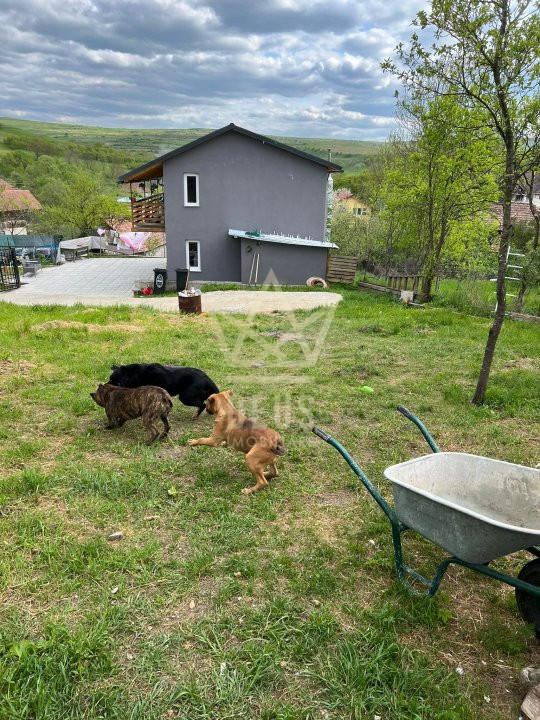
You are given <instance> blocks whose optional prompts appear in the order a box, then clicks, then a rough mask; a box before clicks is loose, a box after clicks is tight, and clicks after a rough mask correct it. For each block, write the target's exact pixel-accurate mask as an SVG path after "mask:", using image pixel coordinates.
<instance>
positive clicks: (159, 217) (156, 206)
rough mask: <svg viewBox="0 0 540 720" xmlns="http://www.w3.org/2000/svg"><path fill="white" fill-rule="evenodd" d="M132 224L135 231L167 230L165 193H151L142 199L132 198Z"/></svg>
mask: <svg viewBox="0 0 540 720" xmlns="http://www.w3.org/2000/svg"><path fill="white" fill-rule="evenodd" d="M131 224H132V227H133V231H134V232H137V231H145V232H148V231H152V230H154V231H156V232H165V201H164V198H163V193H159V194H157V195H149V196H148V197H145V198H143V199H142V200H135V199H134V198H131Z"/></svg>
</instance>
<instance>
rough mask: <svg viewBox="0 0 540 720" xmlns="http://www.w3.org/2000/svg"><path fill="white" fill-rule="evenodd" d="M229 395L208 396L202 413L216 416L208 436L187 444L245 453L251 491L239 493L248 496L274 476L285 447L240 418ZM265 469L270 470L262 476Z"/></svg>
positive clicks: (273, 435)
mask: <svg viewBox="0 0 540 720" xmlns="http://www.w3.org/2000/svg"><path fill="white" fill-rule="evenodd" d="M231 395H232V390H225V391H224V392H220V393H214V394H213V395H210V397H209V398H208V400H207V401H206V411H207V412H208V413H210V415H216V419H215V421H214V427H213V429H212V435H211V436H210V437H207V438H199V439H198V440H188V445H191V446H192V447H193V446H194V445H210V446H211V447H218V446H219V445H227V447H232V448H234V449H235V450H239V451H240V452H243V453H245V455H246V465H247V466H248V468H249V469H250V471H251V473H252V475H253V477H254V478H255V485H253V487H250V488H244V489H243V490H242V492H243V493H244V494H245V495H249V494H250V493H254V492H257V490H262V489H263V488H264V487H266V486H267V485H268V480H271V479H272V478H275V477H277V476H278V470H277V467H276V459H277V456H278V455H285V446H284V444H283V440H282V438H281V435H280V434H279V433H278V432H277V431H276V430H272V429H271V428H268V427H266V425H259V423H256V422H253V420H248V418H247V417H246V416H245V415H242V413H241V412H239V411H238V410H237V409H236V408H235V407H234V405H233V404H232V402H231V400H230V397H231ZM267 466H270V469H269V470H267V471H266V472H265V468H266V467H267Z"/></svg>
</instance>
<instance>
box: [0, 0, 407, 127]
mask: <svg viewBox="0 0 540 720" xmlns="http://www.w3.org/2000/svg"><path fill="white" fill-rule="evenodd" d="M387 5H389V4H388V3H386V5H384V4H383V2H382V0H369V1H368V2H367V3H365V4H364V3H362V4H360V3H358V2H356V1H354V2H353V0H335V2H334V3H332V4H331V5H329V4H328V3H322V2H313V0H296V2H292V0H268V2H261V1H260V0H256V1H253V2H248V1H247V0H208V2H205V1H204V0H200V1H199V2H197V1H195V2H189V3H188V2H187V1H186V2H184V1H183V0H144V1H143V0H122V1H118V0H49V1H48V2H44V1H43V0H19V2H14V1H13V0H4V2H3V3H2V6H1V8H0V22H1V23H2V25H3V26H4V27H9V28H11V32H7V33H5V34H4V37H3V42H2V49H1V50H0V98H2V101H1V103H2V107H0V114H16V113H26V116H27V117H29V118H31V119H42V120H50V121H57V120H58V119H59V118H62V117H70V118H72V119H73V121H74V122H83V123H84V122H91V123H92V124H101V125H112V126H121V125H123V124H126V125H133V126H145V127H175V126H177V127H181V126H185V127H188V126H193V125H197V126H199V127H216V126H219V125H220V124H225V123H226V122H231V121H233V122H238V124H244V125H246V126H248V127H251V128H252V129H254V130H256V131H259V132H266V133H274V134H277V133H280V134H281V133H282V134H289V135H293V134H300V135H319V136H320V135H328V136H334V135H335V136H341V137H344V136H346V135H344V133H349V136H350V137H356V138H363V137H365V138H366V139H369V138H371V137H384V136H385V135H386V134H387V132H388V128H387V127H386V126H384V124H382V122H383V121H384V118H391V116H392V112H393V97H392V88H386V89H385V88H384V87H383V86H384V85H385V81H384V80H383V78H382V74H381V71H380V69H379V62H380V60H381V59H382V58H383V57H384V54H385V53H386V52H387V50H388V48H390V47H393V46H394V45H395V44H396V43H397V42H398V41H399V40H401V39H403V38H404V37H407V36H408V34H409V32H410V28H409V27H408V23H409V22H410V19H412V17H413V16H414V14H415V12H416V7H415V8H413V7H412V6H410V7H409V0H405V2H404V3H402V5H401V6H400V9H399V11H398V12H397V13H396V17H395V18H394V19H392V18H390V17H389V11H388V7H387ZM377 17H379V18H381V17H385V18H386V20H385V24H384V26H383V25H381V24H380V23H378V21H377ZM386 84H387V81H386ZM381 118H382V121H381Z"/></svg>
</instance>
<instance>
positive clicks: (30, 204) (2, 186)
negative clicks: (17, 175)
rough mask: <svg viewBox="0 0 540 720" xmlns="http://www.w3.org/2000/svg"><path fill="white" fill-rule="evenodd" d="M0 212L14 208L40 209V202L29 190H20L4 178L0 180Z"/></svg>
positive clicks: (11, 210) (10, 210)
mask: <svg viewBox="0 0 540 720" xmlns="http://www.w3.org/2000/svg"><path fill="white" fill-rule="evenodd" d="M0 201H1V206H0V212H13V211H15V210H41V205H40V203H39V202H38V201H37V200H36V198H35V197H34V196H33V195H32V193H31V192H30V190H20V189H19V188H16V187H13V185H10V184H9V183H8V182H6V181H5V180H0Z"/></svg>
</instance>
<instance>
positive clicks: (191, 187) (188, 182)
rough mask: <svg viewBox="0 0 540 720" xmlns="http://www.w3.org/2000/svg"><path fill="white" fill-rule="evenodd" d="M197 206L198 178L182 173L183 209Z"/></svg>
mask: <svg viewBox="0 0 540 720" xmlns="http://www.w3.org/2000/svg"><path fill="white" fill-rule="evenodd" d="M190 206H191V207H198V206H199V176H198V175H194V174H193V173H184V207H190Z"/></svg>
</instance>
